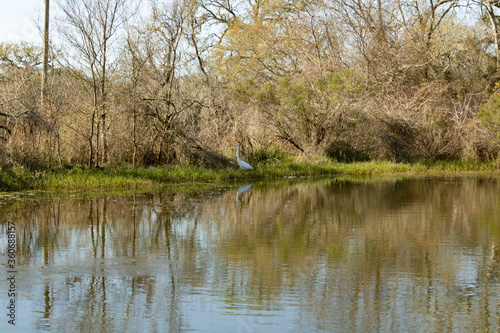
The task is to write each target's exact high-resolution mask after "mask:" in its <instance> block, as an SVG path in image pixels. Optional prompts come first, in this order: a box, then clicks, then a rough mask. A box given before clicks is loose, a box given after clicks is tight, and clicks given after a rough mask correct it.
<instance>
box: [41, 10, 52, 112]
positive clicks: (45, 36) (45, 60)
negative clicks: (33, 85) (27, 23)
mask: <svg viewBox="0 0 500 333" xmlns="http://www.w3.org/2000/svg"><path fill="white" fill-rule="evenodd" d="M49 2H50V1H49V0H45V18H44V30H43V69H42V87H41V88H42V89H41V100H40V106H43V103H44V100H45V95H46V89H47V72H48V68H49V60H48V56H49Z"/></svg>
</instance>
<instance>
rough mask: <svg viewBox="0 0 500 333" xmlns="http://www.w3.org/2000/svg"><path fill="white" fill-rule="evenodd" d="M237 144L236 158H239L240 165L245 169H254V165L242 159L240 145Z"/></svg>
mask: <svg viewBox="0 0 500 333" xmlns="http://www.w3.org/2000/svg"><path fill="white" fill-rule="evenodd" d="M235 146H236V159H237V160H238V165H239V166H240V168H242V169H243V170H253V168H252V166H251V165H250V164H248V163H247V162H245V161H242V160H240V147H238V145H235Z"/></svg>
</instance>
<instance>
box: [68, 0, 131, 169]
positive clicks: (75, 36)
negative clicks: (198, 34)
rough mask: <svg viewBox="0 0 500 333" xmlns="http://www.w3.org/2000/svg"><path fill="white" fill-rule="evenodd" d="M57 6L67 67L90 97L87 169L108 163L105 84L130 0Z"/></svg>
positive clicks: (71, 1) (78, 0)
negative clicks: (73, 71) (66, 55)
mask: <svg viewBox="0 0 500 333" xmlns="http://www.w3.org/2000/svg"><path fill="white" fill-rule="evenodd" d="M59 6H60V8H61V10H62V12H63V13H64V20H63V21H61V22H60V23H61V30H60V31H61V35H62V37H63V38H64V40H65V41H66V42H68V44H69V45H70V46H71V50H70V51H69V53H68V57H69V60H68V63H67V64H68V65H69V66H71V67H73V68H74V69H75V73H76V74H77V75H78V77H79V78H80V79H81V80H82V82H83V83H84V85H85V88H86V89H87V91H88V93H89V94H90V96H91V98H92V103H91V104H92V110H91V112H90V117H89V118H90V119H89V120H90V129H89V132H88V134H86V138H87V140H88V143H89V148H90V157H89V166H90V167H95V166H100V165H101V164H102V163H107V161H108V138H107V133H108V129H109V124H107V119H108V113H109V106H108V105H107V103H108V82H109V78H110V69H111V65H112V63H113V60H114V59H115V57H116V56H117V54H116V53H113V48H112V46H113V42H114V41H115V39H116V37H117V35H119V29H120V28H121V27H122V25H123V23H124V22H126V20H127V19H128V17H129V15H130V14H129V13H131V11H130V8H129V6H130V1H126V0H66V1H60V2H59ZM132 13H133V11H132Z"/></svg>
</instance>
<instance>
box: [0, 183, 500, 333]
mask: <svg viewBox="0 0 500 333" xmlns="http://www.w3.org/2000/svg"><path fill="white" fill-rule="evenodd" d="M235 197H236V200H235ZM235 201H236V202H235ZM0 221H1V222H2V224H1V225H0V231H1V232H2V234H3V235H6V234H7V230H6V228H7V221H11V222H13V223H15V225H16V228H17V230H16V236H17V247H16V264H17V269H18V273H17V275H16V289H17V292H18V297H17V303H16V304H17V306H18V308H17V312H16V313H17V323H16V327H15V328H16V329H19V330H23V329H24V330H25V331H37V330H38V331H89V332H90V331H98V332H115V331H120V332H135V331H162V332H166V331H169V332H175V331H189V330H198V331H203V332H206V331H212V332H226V331H242V332H262V331H276V330H279V331H290V332H311V331H315V332H332V331H339V332H343V331H388V332H391V331H422V330H424V331H443V330H446V329H453V330H456V331H464V332H466V331H477V330H479V331H488V330H489V331H498V330H500V297H499V295H500V273H499V253H498V252H499V242H500V183H499V180H498V179H497V178H487V177H482V178H447V179H397V180H384V181H374V182H363V181H338V182H337V181H334V180H331V179H322V180H290V181H281V182H260V183H254V184H224V185H219V186H214V187H213V188H206V187H205V188H203V189H196V188H193V187H190V188H189V189H184V190H182V189H179V190H176V191H164V190H159V191H154V192H147V193H129V194H107V195H92V196H59V197H51V198H40V197H33V196H30V197H29V198H25V199H19V200H16V201H14V202H12V203H11V204H8V205H6V204H4V205H3V206H2V207H1V208H0ZM6 245H7V238H2V240H0V249H6ZM2 254H3V255H4V256H3V258H4V262H6V261H7V259H6V250H4V251H3V253H2ZM4 266H5V265H4ZM5 271H7V268H5ZM0 287H1V290H2V293H3V296H2V300H3V303H2V308H3V309H5V308H6V306H7V304H8V301H9V299H8V298H7V297H6V294H7V293H6V292H5V291H6V290H7V289H8V288H9V286H8V285H7V281H5V280H2V282H1V283H0ZM7 329H10V330H11V329H12V327H11V326H10V325H8V324H7V320H2V321H0V331H6V330H7Z"/></svg>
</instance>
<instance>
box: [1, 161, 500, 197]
mask: <svg viewBox="0 0 500 333" xmlns="http://www.w3.org/2000/svg"><path fill="white" fill-rule="evenodd" d="M254 167H255V170H254V171H242V170H240V169H238V168H236V167H224V168H217V169H209V168H205V167H195V166H179V165H174V166H162V167H160V166H155V167H137V168H133V167H131V166H121V167H108V168H103V169H87V168H84V167H81V166H74V167H66V168H53V169H46V170H36V171H33V170H28V169H27V168H24V167H22V166H18V165H13V166H2V167H0V191H4V192H5V191H24V190H44V191H61V190H63V191H90V190H97V189H133V188H146V187H153V186H157V185H161V184H166V183H186V182H219V181H233V180H243V179H247V180H261V179H266V178H282V177H321V176H332V177H336V176H338V177H339V176H380V175H436V176H447V175H453V174H458V173H474V172H498V173H499V176H500V163H498V162H462V161H455V162H429V163H413V164H406V163H394V162H386V161H370V162H356V163H340V162H335V161H332V160H329V159H326V158H316V159H315V158H309V159H307V160H306V159H303V160H299V159H295V160H288V161H280V162H277V161H275V162H268V163H257V164H255V165H254Z"/></svg>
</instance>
